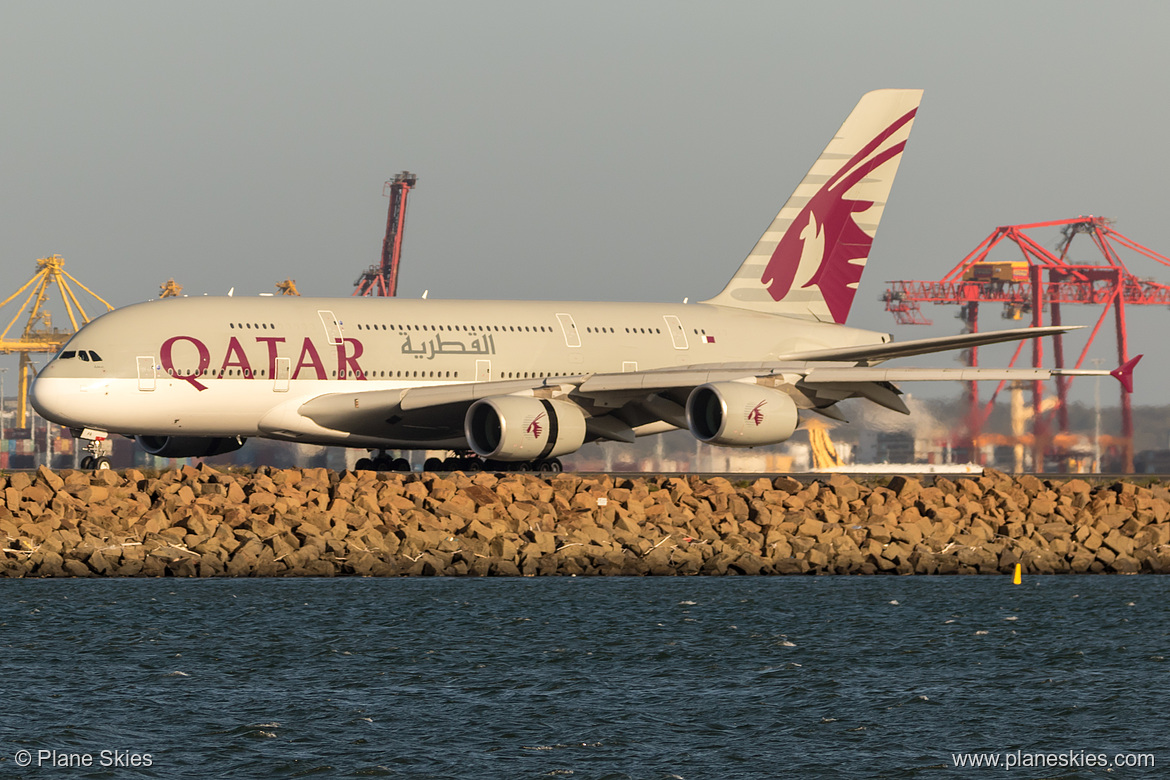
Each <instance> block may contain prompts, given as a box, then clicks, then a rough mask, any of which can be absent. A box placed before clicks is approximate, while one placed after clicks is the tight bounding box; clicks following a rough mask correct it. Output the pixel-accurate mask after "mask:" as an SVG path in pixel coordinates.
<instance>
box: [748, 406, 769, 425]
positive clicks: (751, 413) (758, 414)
mask: <svg viewBox="0 0 1170 780" xmlns="http://www.w3.org/2000/svg"><path fill="white" fill-rule="evenodd" d="M766 403H768V402H767V401H760V402H759V403H758V404H756V405H755V406H753V407H752V408H751V409H747V408H746V407H745V411H744V415H743V416H744V419H747V420H750V421H751V422H753V423H755V425H756V427H757V428H759V427H760V426H761V425H763V424H764V404H766Z"/></svg>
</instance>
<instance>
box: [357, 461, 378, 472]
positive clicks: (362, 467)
mask: <svg viewBox="0 0 1170 780" xmlns="http://www.w3.org/2000/svg"><path fill="white" fill-rule="evenodd" d="M353 470H354V471H373V470H374V461H372V460H370V459H369V458H358V459H357V462H356V463H354V464H353Z"/></svg>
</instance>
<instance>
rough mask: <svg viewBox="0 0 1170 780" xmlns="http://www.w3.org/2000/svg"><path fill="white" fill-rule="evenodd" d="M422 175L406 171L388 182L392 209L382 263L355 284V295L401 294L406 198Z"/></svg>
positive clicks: (389, 213) (387, 186) (385, 191)
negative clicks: (399, 285)
mask: <svg viewBox="0 0 1170 780" xmlns="http://www.w3.org/2000/svg"><path fill="white" fill-rule="evenodd" d="M417 182H418V177H417V176H415V175H414V174H413V173H411V172H410V171H403V172H402V173H400V174H398V175H397V176H395V177H394V178H393V179H392V180H391V181H388V182H386V184H385V186H384V187H383V188H382V194H383V195H385V194H386V193H387V191H389V194H390V208H389V210H388V211H387V214H386V237H385V238H384V239H383V240H382V262H381V263H380V264H378V265H371V266H370V267H369V268H367V269H366V270H365V272H364V273H362V275H361V276H360V277H358V280H357V281H356V282H354V283H353V286H354V291H353V294H354V295H355V296H359V295H378V296H386V297H393V296H395V295H397V294H398V262H399V260H401V259H402V230H403V228H404V227H406V198H407V196H408V195H409V194H410V191H411V190H412V189H414V186H415V184H416V183H417Z"/></svg>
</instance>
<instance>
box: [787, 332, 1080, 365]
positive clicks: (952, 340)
mask: <svg viewBox="0 0 1170 780" xmlns="http://www.w3.org/2000/svg"><path fill="white" fill-rule="evenodd" d="M1083 327H1084V326H1083V325H1046V326H1043V327H1037V328H1011V329H1009V330H991V331H986V332H984V333H960V334H958V335H955V336H937V337H935V338H930V339H913V340H911V341H891V342H888V343H885V344H866V345H864V346H859V347H835V348H833V349H820V350H815V351H811V352H795V353H792V354H790V355H781V356H780V359H781V360H785V359H793V360H855V361H858V362H864V363H867V364H870V365H872V364H874V363H880V362H881V361H883V360H891V359H893V358H900V357H911V356H914V355H927V354H930V353H932V352H946V351H949V350H952V349H968V348H970V347H982V346H986V345H988V344H1002V343H1003V342H1006V341H1022V340H1024V339H1030V338H1038V337H1040V336H1055V335H1057V334H1059V333H1068V332H1069V331H1071V330H1080V329H1081V328H1083Z"/></svg>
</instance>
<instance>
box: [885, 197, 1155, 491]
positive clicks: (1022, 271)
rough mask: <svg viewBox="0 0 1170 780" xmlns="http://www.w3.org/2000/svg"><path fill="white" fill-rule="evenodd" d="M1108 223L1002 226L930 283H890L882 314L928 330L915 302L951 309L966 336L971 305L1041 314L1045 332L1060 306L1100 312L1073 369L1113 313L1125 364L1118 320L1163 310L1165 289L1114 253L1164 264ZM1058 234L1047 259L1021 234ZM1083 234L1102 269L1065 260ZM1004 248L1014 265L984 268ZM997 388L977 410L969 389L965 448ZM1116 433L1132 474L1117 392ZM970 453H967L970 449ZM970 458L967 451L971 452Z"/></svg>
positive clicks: (1125, 401) (1060, 342) (1063, 391)
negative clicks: (1012, 248)
mask: <svg viewBox="0 0 1170 780" xmlns="http://www.w3.org/2000/svg"><path fill="white" fill-rule="evenodd" d="M1111 225H1112V220H1109V219H1105V218H1103V217H1094V216H1087V217H1086V216H1081V217H1077V218H1075V219H1064V220H1056V221H1052V222H1036V223H1032V224H1028V225H1007V226H1003V227H998V228H996V229H995V231H994V232H993V233H992V234H991V235H990V236H988V237H987V238H986V239H984V240H983V242H982V243H981V244H979V246H978V247H976V248H975V250H974V251H972V252H971V253H970V254H969V255H967V256H966V257H964V258H963V259H962V260H961V261H960V262H959V264H958V265H956V266H955V267H954V268H952V269H951V270H950V272H949V273H948V274H947V275H946V276H944V277H943V278H942V279H941V280H939V281H936V282H919V281H900V282H890V283H889V285H890V286H889V287H888V288H887V289H886V291H885V293H884V294H883V296H882V300H883V301H884V302H885V304H886V310H887V311H889V312H891V313H892V314H893V315H894V319H895V320H897V322H898V323H899V324H900V325H930V324H931V321H930V320H929V319H927V318H926V317H924V316H923V314H922V309H921V305H922V304H923V303H936V304H959V305H960V306H961V308H960V310H959V319H961V320H962V321H963V322H964V325H965V329H966V330H967V331H969V332H975V331H978V330H979V304H981V303H1000V304H1002V305H1003V307H1004V309H1003V316H1004V317H1005V318H1008V319H1017V320H1018V319H1021V318H1023V317H1024V316H1025V315H1029V316H1030V318H1031V323H1032V325H1033V326H1037V325H1043V324H1044V310H1045V308H1047V309H1048V311H1049V320H1050V324H1052V325H1060V324H1062V319H1061V316H1062V313H1061V307H1062V306H1063V305H1065V304H1092V305H1100V306H1102V307H1103V308H1102V310H1101V315H1100V316H1099V317H1098V318H1097V322H1096V324H1095V325H1094V326H1093V330H1092V331H1091V332H1090V334H1089V339H1088V341H1087V342H1086V344H1085V346H1084V348H1083V349H1082V350H1081V352H1080V355H1079V356H1078V357H1077V361H1076V364H1075V365H1074V368H1080V367H1081V364H1083V363H1084V362H1085V358H1086V356H1087V355H1088V353H1089V347H1090V346H1091V345H1092V343H1093V340H1094V339H1095V338H1096V337H1097V334H1098V332H1100V330H1101V326H1102V325H1103V324H1104V323H1105V320H1106V318H1107V317H1108V314H1109V312H1110V310H1112V311H1113V318H1114V329H1115V332H1116V336H1117V358H1118V365H1121V364H1124V363H1125V362H1126V361H1128V360H1129V347H1128V339H1129V336H1128V329H1127V326H1126V321H1125V309H1126V307H1127V306H1149V305H1158V304H1160V305H1168V304H1170V286H1167V285H1164V284H1159V283H1157V282H1154V281H1151V280H1149V279H1141V278H1138V277H1137V276H1134V274H1133V273H1132V272H1130V270H1129V269H1128V268H1127V267H1126V265H1125V263H1124V262H1122V259H1121V256H1120V254H1119V253H1118V248H1119V247H1120V248H1123V249H1128V250H1131V251H1133V252H1136V253H1137V254H1139V255H1141V256H1143V257H1146V258H1149V259H1152V260H1155V261H1157V262H1159V263H1161V264H1162V265H1165V266H1170V258H1167V257H1165V256H1163V255H1160V254H1158V253H1157V252H1155V251H1153V250H1151V249H1148V248H1146V247H1144V246H1142V245H1141V244H1139V243H1137V242H1136V241H1133V240H1131V239H1129V238H1126V237H1125V236H1123V235H1122V234H1121V233H1118V232H1117V231H1116V230H1114V229H1113V228H1112V227H1111ZM1051 227H1059V228H1060V231H1061V240H1060V242H1059V245H1058V246H1057V249H1056V252H1055V253H1054V252H1050V251H1049V250H1047V249H1045V248H1044V247H1043V246H1041V245H1040V244H1039V243H1037V242H1036V240H1035V239H1033V238H1032V237H1031V236H1029V235H1028V232H1027V231H1029V230H1033V229H1037V228H1051ZM1082 234H1084V235H1086V236H1088V237H1089V240H1091V241H1092V242H1093V244H1094V245H1095V246H1096V248H1097V250H1098V251H1099V252H1100V254H1101V256H1102V257H1103V258H1104V260H1103V262H1102V263H1099V264H1096V265H1093V264H1083V263H1073V262H1071V261H1070V260H1069V248H1070V246H1071V245H1072V241H1073V239H1074V238H1075V237H1076V236H1078V235H1082ZM1005 240H1006V241H1009V242H1012V243H1014V244H1016V246H1017V247H1018V248H1019V250H1020V253H1021V255H1022V258H1023V259H1022V260H1014V261H1007V262H992V261H989V260H988V255H989V254H990V252H991V251H992V249H994V248H995V247H996V246H997V245H999V244H1000V243H1002V242H1004V241H1005ZM1025 343H1026V342H1023V341H1022V342H1020V345H1019V347H1017V348H1016V352H1015V354H1014V355H1013V356H1012V359H1011V365H1015V363H1016V360H1017V358H1019V356H1020V354H1021V352H1022V351H1023V348H1024V344H1025ZM1053 353H1054V354H1053V359H1054V363H1055V365H1056V367H1057V368H1064V367H1065V355H1064V338H1063V337H1062V336H1055V337H1054V339H1053ZM968 354H969V357H968V361H967V362H968V364H969V365H971V366H976V365H978V350H976V349H971V350H969V353H968ZM1043 358H1044V345H1043V340H1042V339H1032V365H1033V366H1034V367H1040V366H1041V364H1042V361H1043ZM1070 381H1071V377H1064V376H1058V377H1057V378H1056V388H1057V390H1056V392H1057V405H1056V408H1055V409H1054V412H1055V414H1056V416H1057V420H1058V424H1059V427H1060V431H1061V432H1062V433H1067V432H1068V407H1067V400H1068V386H1069V382H1070ZM1003 386H1004V383H1003V382H1001V383H1000V384H999V386H998V387H997V388H996V390H995V393H993V394H992V398H991V400H990V401H989V402H988V403H987V405H986V407H980V403H979V391H978V388H977V386H976V384H975V383H974V382H972V383H970V389H969V391H968V392H969V396H968V398H969V403H970V406H969V412H968V420H967V437H969V440H970V442H971V443H973V442H974V441H975V439H976V438H977V437H978V435H979V432H980V429H981V427H982V423H983V421H984V420H985V419H986V416H987V414H988V413H989V412H990V408H991V405H992V404H993V403H994V402H995V397H996V396H997V395H998V394H999V392H1000V391H1001V390H1002V389H1003ZM1041 403H1042V398H1041V385H1040V382H1038V381H1037V382H1033V383H1032V406H1033V409H1034V412H1035V414H1034V416H1033V418H1032V419H1033V426H1034V429H1033V430H1034V437H1033V441H1034V447H1035V450H1034V458H1035V459H1034V463H1036V464H1042V463H1043V452H1044V442H1045V441H1049V440H1050V439H1051V436H1050V435H1049V434H1048V432H1047V430H1046V428H1047V423H1046V420H1045V415H1043V414H1041ZM1121 427H1122V440H1123V442H1124V448H1123V452H1122V468H1123V469H1124V470H1125V472H1126V473H1132V471H1133V413H1132V409H1131V406H1130V398H1129V393H1128V392H1126V391H1125V389H1124V388H1123V389H1122V392H1121ZM972 449H974V448H972ZM972 455H974V452H972Z"/></svg>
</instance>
